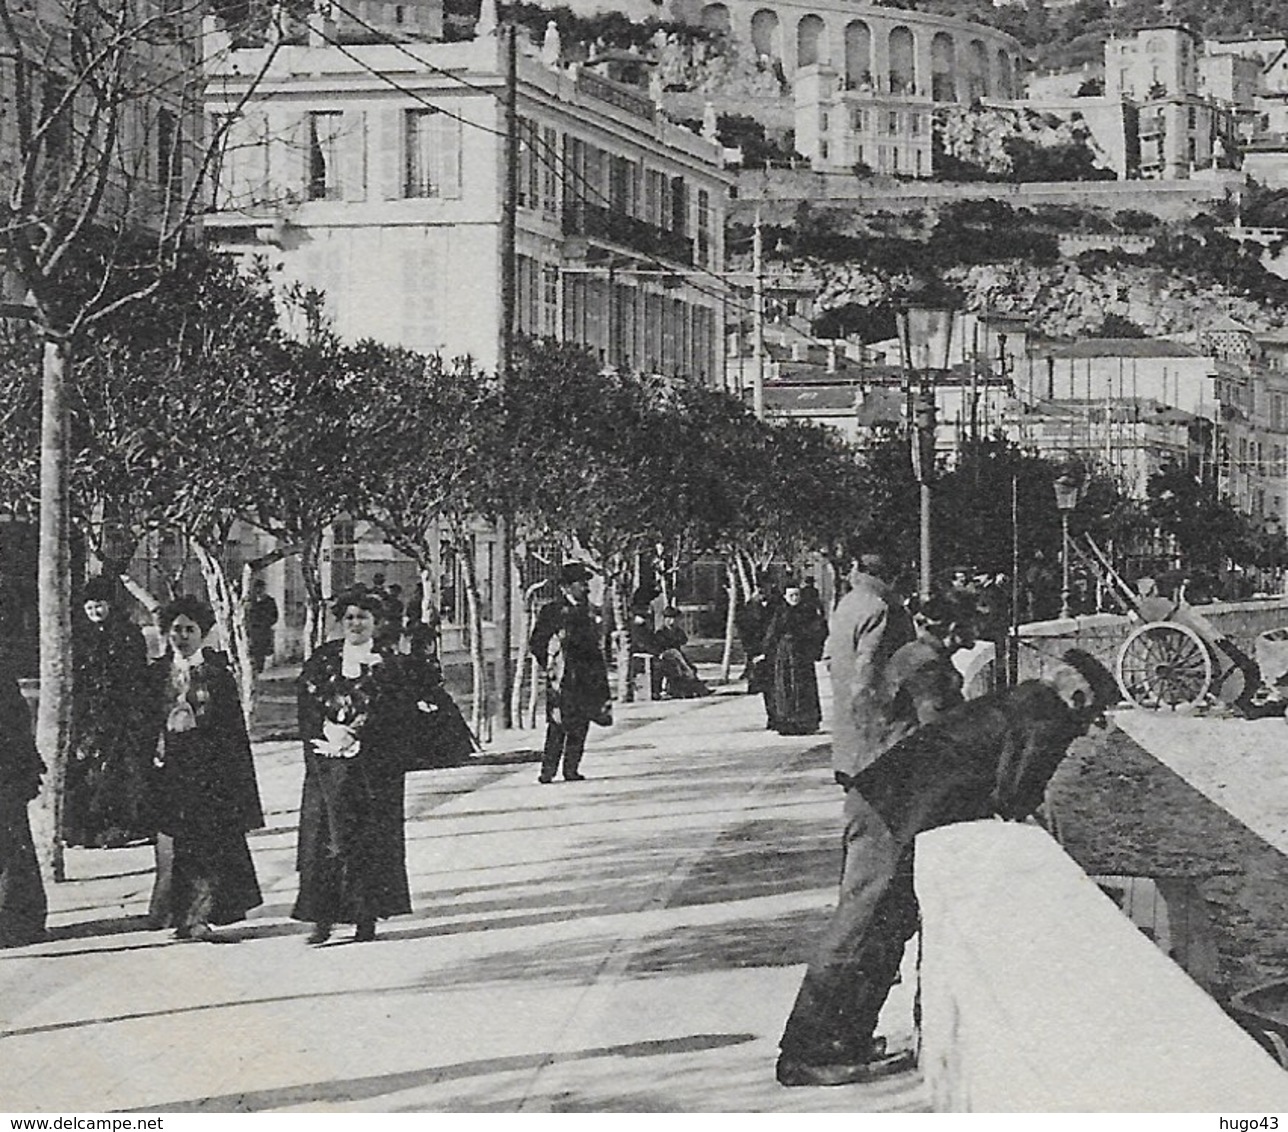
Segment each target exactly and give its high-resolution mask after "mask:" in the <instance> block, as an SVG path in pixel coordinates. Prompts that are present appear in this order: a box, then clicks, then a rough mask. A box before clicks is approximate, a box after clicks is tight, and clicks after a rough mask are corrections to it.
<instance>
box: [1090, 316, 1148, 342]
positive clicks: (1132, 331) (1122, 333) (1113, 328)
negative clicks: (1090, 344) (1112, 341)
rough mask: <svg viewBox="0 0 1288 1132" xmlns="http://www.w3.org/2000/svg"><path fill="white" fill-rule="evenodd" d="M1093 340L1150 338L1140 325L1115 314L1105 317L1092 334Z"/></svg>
mask: <svg viewBox="0 0 1288 1132" xmlns="http://www.w3.org/2000/svg"><path fill="white" fill-rule="evenodd" d="M1091 337H1093V338H1147V337H1149V336H1148V335H1147V334H1146V333H1145V331H1144V329H1143V328H1142V327H1141V325H1140V324H1139V323H1136V322H1132V320H1131V319H1130V318H1125V317H1124V316H1123V315H1120V314H1114V313H1113V312H1112V311H1110V312H1109V314H1107V315H1105V317H1104V319H1103V320H1102V321H1101V323H1100V325H1099V326H1098V327H1097V328H1096V329H1095V330H1094V331H1093V332H1092V335H1091Z"/></svg>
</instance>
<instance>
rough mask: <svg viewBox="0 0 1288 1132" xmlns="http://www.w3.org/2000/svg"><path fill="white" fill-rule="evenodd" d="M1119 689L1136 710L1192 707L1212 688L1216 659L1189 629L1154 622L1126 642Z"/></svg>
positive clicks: (1167, 623) (1140, 628) (1120, 653)
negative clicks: (1138, 708) (1213, 660)
mask: <svg viewBox="0 0 1288 1132" xmlns="http://www.w3.org/2000/svg"><path fill="white" fill-rule="evenodd" d="M1118 686H1119V687H1120V688H1121V689H1122V693H1123V695H1124V696H1125V697H1126V698H1127V700H1128V702H1130V703H1131V704H1132V706H1133V707H1141V708H1160V707H1169V708H1177V707H1192V706H1195V705H1197V704H1199V703H1201V702H1202V700H1203V697H1204V696H1205V695H1206V694H1207V692H1208V689H1209V688H1211V686H1212V657H1211V654H1210V653H1209V652H1208V649H1207V646H1206V645H1205V644H1204V643H1203V639H1202V638H1201V637H1200V636H1199V635H1198V634H1197V633H1196V632H1194V630H1193V629H1191V628H1190V627H1189V626H1187V625H1181V624H1179V623H1177V622H1175V621H1151V622H1149V623H1148V624H1145V625H1140V626H1138V627H1137V628H1136V629H1134V630H1133V631H1132V634H1131V636H1129V637H1128V638H1127V640H1125V641H1124V642H1123V647H1122V648H1121V649H1120V650H1119V652H1118Z"/></svg>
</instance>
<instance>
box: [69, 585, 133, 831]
mask: <svg viewBox="0 0 1288 1132" xmlns="http://www.w3.org/2000/svg"><path fill="white" fill-rule="evenodd" d="M82 596H83V601H82V605H81V609H80V611H79V612H78V613H77V616H76V618H75V620H74V622H73V625H72V659H73V674H74V684H73V691H72V754H71V758H70V759H69V760H68V763H67V779H66V784H65V787H64V792H63V823H62V824H63V840H64V841H65V842H66V843H67V844H68V845H86V846H91V847H99V846H102V847H105V848H109V849H111V848H115V847H117V846H120V845H127V844H129V843H130V842H131V841H137V840H140V839H141V838H144V837H146V836H148V835H149V834H150V833H151V832H152V830H151V824H150V821H149V818H148V814H147V812H146V806H145V800H146V794H147V776H148V767H149V764H150V763H151V751H150V750H149V749H148V746H147V742H146V740H147V738H148V736H147V726H146V723H145V720H146V706H145V704H144V694H145V691H144V689H145V685H146V680H147V666H148V652H147V646H146V645H145V643H144V640H143V631H142V630H141V629H140V628H139V627H138V626H137V625H135V624H133V622H131V621H130V620H129V618H127V617H126V616H125V614H124V613H123V612H122V611H121V609H120V607H119V605H118V604H117V602H116V597H117V594H116V590H115V587H114V586H113V584H112V582H111V581H110V580H109V579H107V578H101V577H99V578H91V579H90V580H89V582H88V584H87V585H86V586H85V592H84V594H83V595H82Z"/></svg>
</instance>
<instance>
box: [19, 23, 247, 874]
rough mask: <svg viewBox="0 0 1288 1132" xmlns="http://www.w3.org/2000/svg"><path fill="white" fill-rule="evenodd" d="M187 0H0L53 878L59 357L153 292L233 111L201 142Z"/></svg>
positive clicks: (62, 599) (45, 828) (62, 696)
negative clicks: (38, 370) (30, 422)
mask: <svg viewBox="0 0 1288 1132" xmlns="http://www.w3.org/2000/svg"><path fill="white" fill-rule="evenodd" d="M186 2H188V0H26V2H24V0H0V82H3V84H4V89H5V93H6V95H8V96H9V98H8V100H7V101H8V102H9V106H10V107H11V111H12V112H11V113H9V114H7V115H6V116H5V119H4V124H3V127H0V168H2V169H3V175H4V183H5V185H6V187H7V192H6V193H5V195H4V197H3V199H2V200H0V251H2V252H3V255H4V266H5V273H4V283H3V287H4V292H5V294H4V297H5V298H6V299H7V300H8V301H7V303H6V305H5V307H4V308H3V311H4V313H6V314H9V315H14V314H15V313H19V312H20V311H21V313H22V314H23V315H24V317H27V318H29V319H30V320H31V321H32V323H33V325H34V327H35V329H36V330H37V332H38V334H39V336H40V339H41V342H42V350H43V360H42V380H41V430H40V506H39V523H40V537H39V562H40V565H39V577H38V593H39V598H38V605H39V621H40V627H41V628H40V634H41V641H40V687H41V694H40V704H39V709H38V714H37V723H36V740H37V744H38V746H39V748H40V752H41V755H42V757H43V758H44V760H45V763H46V766H47V768H48V773H47V775H46V779H45V785H44V789H43V791H42V805H41V807H40V809H39V812H38V815H37V821H36V837H37V846H38V851H39V854H40V857H41V863H42V866H43V867H44V868H45V870H46V872H49V873H52V874H53V876H54V877H55V878H59V877H61V876H62V873H63V867H62V853H61V845H60V842H59V837H58V830H59V825H60V816H61V814H60V811H61V799H62V783H63V776H64V768H65V765H66V757H67V750H68V743H69V722H70V693H71V664H70V650H71V579H70V556H69V538H68V533H69V532H68V525H69V519H68V511H69V506H68V494H69V491H68V486H69V485H68V481H69V469H68V444H67V433H68V384H67V383H68V375H69V363H70V360H71V358H72V356H73V353H74V351H75V349H76V347H77V344H78V342H80V341H81V340H82V339H83V337H84V335H85V334H86V333H87V332H88V331H89V330H90V329H91V328H92V327H93V326H94V324H95V323H96V322H98V321H99V320H101V319H103V318H105V317H107V316H108V315H110V314H111V313H112V312H113V311H116V310H119V309H120V308H121V307H122V306H123V305H125V304H128V303H132V302H137V301H138V300H139V299H141V298H144V297H145V296H147V295H149V294H151V293H152V292H153V291H155V289H156V288H157V287H158V286H159V280H160V279H161V277H162V272H163V270H164V268H165V267H166V266H167V265H168V264H169V263H170V262H171V260H172V258H173V256H174V254H175V253H176V251H177V250H178V249H179V247H180V246H181V245H182V243H183V241H184V240H185V239H186V238H188V237H189V233H190V229H191V221H192V219H193V217H194V216H195V215H196V214H197V212H198V211H199V208H200V202H201V200H202V199H203V194H204V190H203V185H204V183H205V181H206V173H207V172H208V170H209V169H210V168H211V167H212V166H213V165H214V164H215V162H216V158H217V155H218V154H219V152H220V150H221V147H222V144H223V135H224V133H225V132H226V129H227V124H228V120H225V122H224V124H223V125H221V127H220V128H219V129H217V130H215V131H213V134H212V136H206V131H205V130H204V129H203V125H202V114H201V96H202V89H203V81H202V75H203V73H204V72H203V62H204V60H203V58H202V51H201V34H200V33H201V22H202V19H203V17H204V16H205V15H206V12H205V9H204V8H203V7H197V6H184V4H185V3H186ZM271 56H272V52H271V51H270V52H268V53H267V57H268V58H271ZM249 88H250V89H249V91H248V93H247V94H246V96H245V97H250V94H251V93H253V90H254V88H255V83H254V82H252V83H251V84H249Z"/></svg>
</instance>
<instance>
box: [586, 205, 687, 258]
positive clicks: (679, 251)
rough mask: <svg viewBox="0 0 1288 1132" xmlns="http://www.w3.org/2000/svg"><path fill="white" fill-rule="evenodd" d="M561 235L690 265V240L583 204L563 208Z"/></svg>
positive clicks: (600, 206) (621, 215) (639, 221)
mask: <svg viewBox="0 0 1288 1132" xmlns="http://www.w3.org/2000/svg"><path fill="white" fill-rule="evenodd" d="M563 234H564V235H565V236H586V237H589V238H590V239H592V240H603V241H604V242H606V243H610V244H616V245H617V246H618V247H624V248H627V249H629V250H631V251H635V252H641V253H643V254H644V255H649V256H657V257H659V258H661V259H666V260H670V261H671V262H672V263H681V264H686V265H689V266H692V264H693V241H692V240H691V239H689V238H688V237H687V236H683V235H681V234H680V233H678V232H668V231H667V230H666V229H665V228H659V227H657V226H656V225H654V224H650V223H649V222H648V221H647V220H639V219H637V218H636V217H634V216H625V215H623V214H622V213H620V212H614V211H613V210H612V209H610V208H604V207H603V206H602V205H597V204H588V203H587V202H585V201H574V202H573V203H571V204H565V205H564V210H563Z"/></svg>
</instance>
